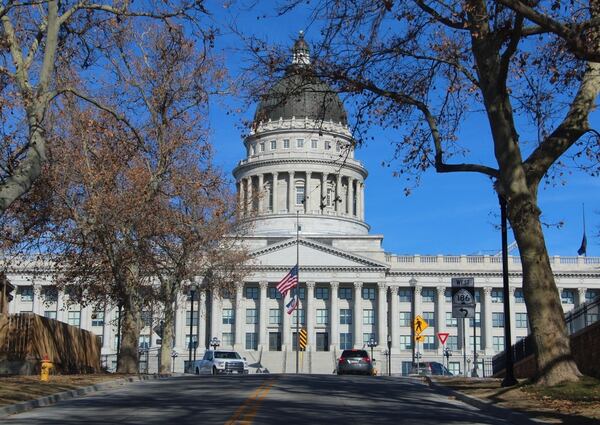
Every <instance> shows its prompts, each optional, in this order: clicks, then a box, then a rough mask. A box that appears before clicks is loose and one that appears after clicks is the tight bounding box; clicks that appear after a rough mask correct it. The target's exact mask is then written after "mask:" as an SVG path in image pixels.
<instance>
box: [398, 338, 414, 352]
mask: <svg viewBox="0 0 600 425" xmlns="http://www.w3.org/2000/svg"><path fill="white" fill-rule="evenodd" d="M400 349H401V350H410V349H412V337H411V336H410V335H400Z"/></svg>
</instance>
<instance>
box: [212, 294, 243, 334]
mask: <svg viewBox="0 0 600 425" xmlns="http://www.w3.org/2000/svg"><path fill="white" fill-rule="evenodd" d="M222 307H223V306H222V302H221V299H220V298H218V297H217V295H216V294H215V291H214V290H213V291H212V309H211V311H210V338H213V337H217V338H219V339H221V322H222V321H223V314H222V313H221V308H222ZM236 319H237V318H236Z"/></svg>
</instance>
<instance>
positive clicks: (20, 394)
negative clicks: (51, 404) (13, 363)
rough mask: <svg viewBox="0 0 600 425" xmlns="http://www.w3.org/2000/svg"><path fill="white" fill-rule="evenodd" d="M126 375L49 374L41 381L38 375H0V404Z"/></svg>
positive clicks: (16, 401)
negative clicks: (46, 378) (47, 379)
mask: <svg viewBox="0 0 600 425" xmlns="http://www.w3.org/2000/svg"><path fill="white" fill-rule="evenodd" d="M127 376H131V375H116V374H98V375H51V376H50V381H49V382H41V381H40V378H39V376H11V377H0V406H4V405H7V404H14V403H20V402H23V401H27V400H33V399H36V398H39V397H44V396H47V395H51V394H56V393H60V392H63V391H68V390H72V389H75V388H80V387H87V386H89V385H94V384H97V383H99V382H105V381H114V380H117V379H121V378H125V377H127Z"/></svg>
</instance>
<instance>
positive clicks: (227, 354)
mask: <svg viewBox="0 0 600 425" xmlns="http://www.w3.org/2000/svg"><path fill="white" fill-rule="evenodd" d="M215 359H241V357H240V355H239V354H238V353H236V352H235V351H217V352H215Z"/></svg>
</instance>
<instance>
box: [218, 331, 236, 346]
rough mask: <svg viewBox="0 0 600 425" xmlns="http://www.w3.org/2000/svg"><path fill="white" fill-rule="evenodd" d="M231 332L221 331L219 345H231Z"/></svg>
mask: <svg viewBox="0 0 600 425" xmlns="http://www.w3.org/2000/svg"><path fill="white" fill-rule="evenodd" d="M233 342H234V341H233V332H223V333H222V334H221V345H222V346H223V347H233Z"/></svg>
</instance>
